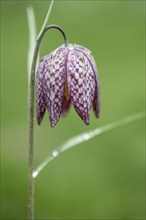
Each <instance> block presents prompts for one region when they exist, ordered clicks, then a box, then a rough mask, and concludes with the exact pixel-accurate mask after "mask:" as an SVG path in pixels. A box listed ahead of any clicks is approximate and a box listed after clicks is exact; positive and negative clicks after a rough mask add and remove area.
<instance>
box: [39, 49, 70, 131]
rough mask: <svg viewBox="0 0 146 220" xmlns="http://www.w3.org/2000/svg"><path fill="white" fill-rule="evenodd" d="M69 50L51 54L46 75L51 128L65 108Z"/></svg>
mask: <svg viewBox="0 0 146 220" xmlns="http://www.w3.org/2000/svg"><path fill="white" fill-rule="evenodd" d="M67 54H68V49H67V48H65V47H61V48H59V49H57V50H55V51H54V52H52V53H51V54H50V59H49V60H48V63H47V68H46V71H45V74H44V84H43V85H44V88H43V90H44V93H45V102H46V107H47V109H48V112H49V118H50V122H51V126H52V127H53V126H55V125H56V124H57V122H58V120H59V118H60V115H61V113H62V107H63V97H64V86H65V80H66V62H67Z"/></svg>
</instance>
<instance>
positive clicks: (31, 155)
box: [29, 25, 68, 220]
mask: <svg viewBox="0 0 146 220" xmlns="http://www.w3.org/2000/svg"><path fill="white" fill-rule="evenodd" d="M51 28H55V29H58V30H59V31H60V32H61V33H62V35H63V37H64V41H65V45H66V46H67V44H68V41H67V38H66V35H65V33H64V31H63V30H62V29H61V28H60V27H59V26H57V25H49V26H47V27H45V28H44V29H43V30H42V32H41V34H39V37H38V38H37V41H36V45H35V50H34V54H33V60H32V66H31V76H30V94H29V97H30V98H29V219H30V220H34V178H33V160H34V149H33V133H34V123H33V122H34V91H35V71H36V63H37V57H38V52H39V48H40V44H41V41H42V39H43V37H44V35H45V33H46V32H47V31H48V30H49V29H51Z"/></svg>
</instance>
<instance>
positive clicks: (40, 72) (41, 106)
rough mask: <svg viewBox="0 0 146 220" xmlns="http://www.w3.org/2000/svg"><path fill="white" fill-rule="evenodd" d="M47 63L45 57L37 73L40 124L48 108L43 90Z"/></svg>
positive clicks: (38, 118)
mask: <svg viewBox="0 0 146 220" xmlns="http://www.w3.org/2000/svg"><path fill="white" fill-rule="evenodd" d="M45 63H46V58H43V59H42V60H41V62H40V65H39V67H38V71H37V75H36V99H37V122H38V124H39V125H40V123H41V121H42V119H43V116H44V113H45V110H46V105H45V101H44V92H43V74H44V68H45Z"/></svg>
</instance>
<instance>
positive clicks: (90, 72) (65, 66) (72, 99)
mask: <svg viewBox="0 0 146 220" xmlns="http://www.w3.org/2000/svg"><path fill="white" fill-rule="evenodd" d="M36 92H37V121H38V124H40V123H41V121H42V119H43V116H44V113H45V110H46V108H47V110H48V112H49V118H50V122H51V126H52V127H53V126H55V125H56V124H57V122H58V120H59V118H60V116H61V114H63V115H65V114H66V113H67V112H68V110H69V108H70V105H71V103H72V104H73V106H74V108H75V110H76V112H77V113H78V115H79V116H80V117H81V119H82V120H83V121H84V122H85V124H86V125H88V124H89V111H90V108H91V107H92V106H93V110H94V113H95V116H96V117H99V111H100V94H99V93H100V91H99V78H98V72H97V68H96V64H95V61H94V58H93V56H92V54H91V52H90V51H89V50H88V49H86V48H85V47H83V46H80V45H77V44H69V45H67V46H61V47H59V48H57V49H56V50H55V51H53V52H51V53H50V54H48V55H46V56H45V57H43V58H42V60H41V62H40V65H39V68H38V71H37V75H36Z"/></svg>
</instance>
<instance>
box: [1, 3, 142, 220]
mask: <svg viewBox="0 0 146 220" xmlns="http://www.w3.org/2000/svg"><path fill="white" fill-rule="evenodd" d="M49 4H50V1H37V0H36V1H1V177H2V178H1V190H2V191H1V193H2V194H1V219H2V220H6V219H7V220H8V219H9V220H10V219H11V220H12V219H13V220H18V219H19V220H21V219H27V200H28V191H27V185H28V180H27V177H28V175H27V171H28V168H27V164H28V140H27V139H28V116H27V110H28V107H27V102H28V101H27V91H28V88H27V50H28V35H29V33H28V23H27V16H26V7H28V6H29V5H32V6H33V8H34V11H35V15H36V23H37V31H39V30H40V28H41V25H42V23H43V21H44V18H45V15H46V12H47V10H48V6H49ZM144 4H145V1H118V0H117V1H116V0H115V1H106V0H105V1H98V0H96V1H91V0H90V1H83V0H82V1H67V0H66V1H59V0H58V1H55V4H54V7H53V10H52V13H51V17H50V20H49V23H50V24H51V23H54V24H58V25H60V26H61V27H62V28H63V29H64V30H65V32H66V34H67V36H68V39H69V41H70V42H72V43H74V42H75V43H78V44H81V45H84V46H86V47H87V48H89V49H90V50H91V51H92V52H93V54H94V57H95V60H96V62H97V66H98V70H99V77H100V84H101V115H100V119H98V120H97V119H95V117H94V115H93V112H92V111H91V114H90V115H91V124H90V126H85V125H84V124H83V122H82V121H81V119H80V118H79V117H78V116H77V114H76V112H75V110H74V109H73V108H72V109H71V111H70V112H69V114H68V116H67V117H66V118H61V119H60V121H59V123H58V124H57V126H56V127H55V128H53V129H52V128H51V127H50V125H49V121H48V115H47V114H46V115H45V118H44V120H43V123H42V125H41V126H37V123H36V121H35V166H37V165H38V164H39V163H40V162H41V161H42V160H43V159H44V158H46V157H47V155H48V154H49V153H50V152H51V151H52V149H54V148H56V147H58V146H60V144H62V143H63V142H64V141H65V140H67V139H69V138H70V137H72V136H74V135H77V134H79V133H82V132H84V131H88V130H91V129H93V128H96V127H100V126H102V125H105V124H107V123H110V122H113V121H116V120H118V119H121V118H122V117H125V116H127V115H130V114H133V113H136V112H139V111H143V110H144V108H145V105H144V104H145V51H144V45H145V5H144ZM62 43H63V39H62V36H61V34H60V33H59V32H58V31H56V30H50V31H49V32H48V33H47V34H46V36H45V38H44V40H43V42H42V45H41V50H40V53H41V56H43V55H45V54H47V53H49V52H50V51H52V50H54V49H55V48H56V47H58V46H59V45H61V44H62ZM144 129H145V127H144V120H138V121H136V122H134V123H131V124H128V125H126V126H123V127H121V128H118V129H116V130H112V131H110V132H108V133H105V134H102V135H101V136H98V137H96V138H94V139H92V140H90V141H88V142H86V143H83V144H80V145H78V146H77V147H76V148H74V149H71V150H69V151H67V152H65V153H64V154H62V155H61V156H60V157H58V158H57V159H56V160H54V161H53V162H52V163H50V164H49V165H48V166H47V167H46V168H45V169H44V170H43V171H42V173H40V175H39V176H38V177H37V178H36V183H35V209H36V219H55V218H58V219H68V220H69V219H79V218H82V219H93V218H94V219H103V218H106V219H144V215H145V214H144V211H145V209H144V208H145V199H144V187H145V182H144V176H145V166H144V161H145V157H144V151H145V150H144V147H145V136H144V134H145V130H144Z"/></svg>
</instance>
